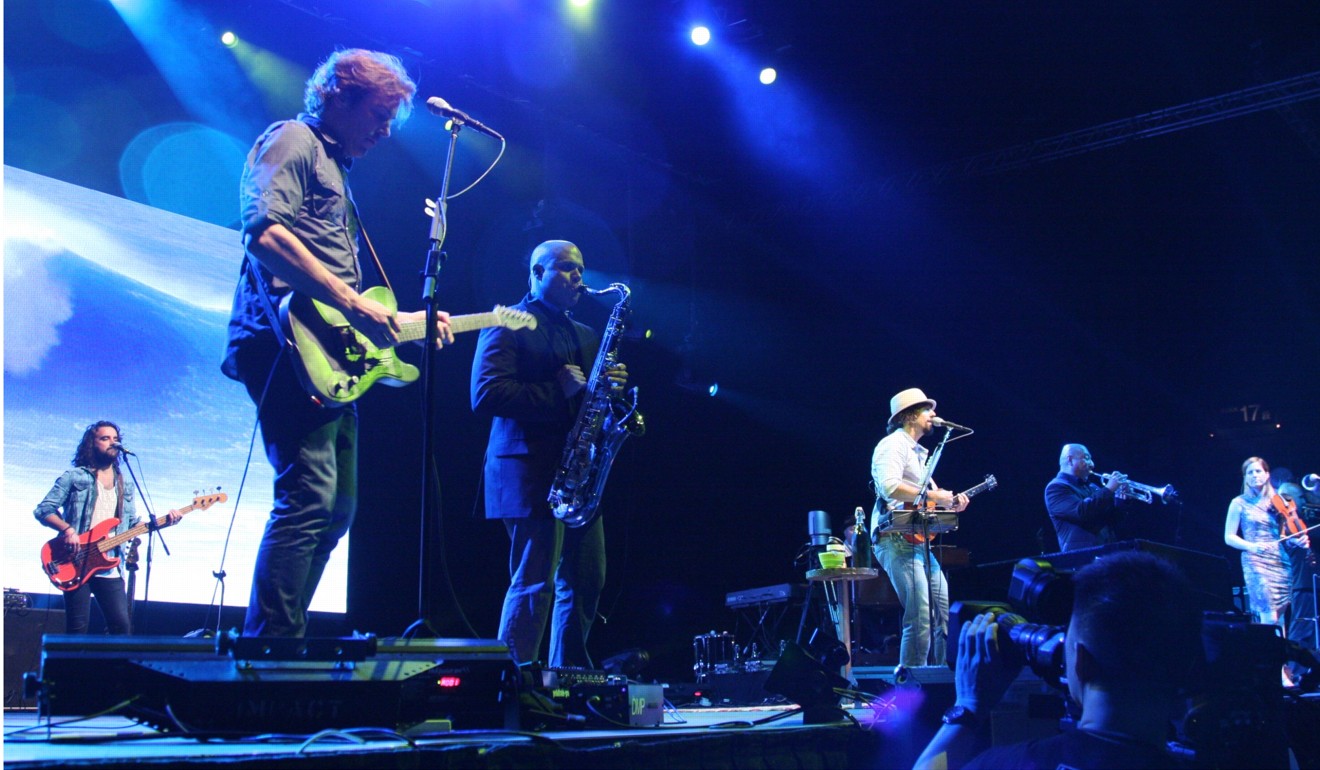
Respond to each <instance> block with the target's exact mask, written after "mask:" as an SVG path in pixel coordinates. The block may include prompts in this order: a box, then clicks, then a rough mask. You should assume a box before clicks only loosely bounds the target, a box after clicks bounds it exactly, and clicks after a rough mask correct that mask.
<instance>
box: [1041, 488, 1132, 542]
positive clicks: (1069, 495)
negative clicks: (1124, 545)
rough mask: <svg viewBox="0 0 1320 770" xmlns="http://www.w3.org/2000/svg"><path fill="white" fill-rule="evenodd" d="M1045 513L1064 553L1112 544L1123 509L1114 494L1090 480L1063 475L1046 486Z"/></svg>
mask: <svg viewBox="0 0 1320 770" xmlns="http://www.w3.org/2000/svg"><path fill="white" fill-rule="evenodd" d="M1045 510H1046V511H1048V512H1049V514H1050V521H1051V522H1053V523H1054V532H1055V534H1057V535H1058V536H1059V550H1060V551H1075V550H1077V549H1079V548H1090V547H1092V546H1097V545H1104V544H1106V543H1112V542H1114V541H1115V540H1116V539H1117V538H1116V537H1115V535H1114V524H1115V523H1117V521H1118V517H1119V509H1118V507H1117V505H1116V503H1115V500H1114V493H1113V492H1111V491H1110V490H1109V489H1108V488H1106V487H1104V486H1102V485H1100V484H1097V483H1095V482H1093V481H1091V480H1090V478H1088V479H1086V480H1085V481H1083V480H1082V479H1079V478H1077V477H1076V476H1074V475H1072V474H1071V473H1066V472H1064V471H1060V472H1059V475H1057V476H1055V477H1054V479H1053V480H1052V481H1050V483H1049V484H1047V485H1045Z"/></svg>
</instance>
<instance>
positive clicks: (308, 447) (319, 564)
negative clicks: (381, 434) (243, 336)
mask: <svg viewBox="0 0 1320 770" xmlns="http://www.w3.org/2000/svg"><path fill="white" fill-rule="evenodd" d="M241 366H242V368H241V369H240V371H242V372H243V373H244V383H245V385H246V386H247V389H248V394H249V395H250V396H251V397H252V400H253V403H258V401H259V399H260V397H261V389H262V387H263V386H264V385H265V379H266V374H267V372H269V366H268V365H267V366H266V367H265V368H262V366H261V365H260V363H254V362H247V361H244V362H243V363H242V364H241ZM260 421H261V437H262V440H263V441H264V443H265V445H266V459H268V460H269V461H270V464H271V466H272V467H273V468H274V469H275V501H274V509H273V510H272V511H271V512H270V519H269V520H267V522H266V531H265V533H264V534H263V535H262V538H261V545H260V547H259V548H258V549H257V563H256V568H255V570H254V571H253V575H252V595H251V599H250V600H249V601H248V609H247V617H246V619H245V620H244V623H243V634H244V636H293V637H297V636H303V635H304V634H305V633H306V631H307V607H308V606H309V605H310V604H311V603H312V596H313V595H315V593H316V586H317V584H319V583H320V582H321V575H322V573H324V572H325V565H326V563H327V562H329V561H330V553H331V552H332V551H333V550H334V549H335V545H336V544H338V543H339V540H340V538H342V537H343V536H344V535H345V534H346V533H347V532H348V529H349V527H350V526H351V525H352V524H353V516H354V513H355V512H356V511H357V410H356V408H354V407H353V406H349V407H346V408H321V407H318V406H316V405H315V404H313V403H312V402H311V400H310V399H309V398H308V396H307V393H306V391H304V390H303V388H302V386H301V385H300V384H299V383H298V381H297V377H296V375H295V374H294V372H293V369H292V365H291V364H290V363H289V361H288V360H286V359H285V358H283V357H282V358H281V359H280V360H279V362H278V363H277V364H276V368H275V374H274V376H273V378H272V381H271V384H270V390H269V392H268V393H267V394H266V400H265V404H264V405H263V406H262V407H261V411H260Z"/></svg>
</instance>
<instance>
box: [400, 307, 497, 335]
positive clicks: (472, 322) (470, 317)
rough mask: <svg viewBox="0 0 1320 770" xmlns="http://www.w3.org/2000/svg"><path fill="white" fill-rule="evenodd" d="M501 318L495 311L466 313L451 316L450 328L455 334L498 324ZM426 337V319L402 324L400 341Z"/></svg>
mask: <svg viewBox="0 0 1320 770" xmlns="http://www.w3.org/2000/svg"><path fill="white" fill-rule="evenodd" d="M499 324H500V318H499V316H498V315H496V314H495V313H493V312H485V313H467V314H464V315H451V316H449V328H450V329H451V330H452V331H453V332H454V333H455V334H462V333H463V332H470V331H475V330H477V329H484V328H486V327H487V326H498V325H499ZM425 338H426V320H425V319H423V320H421V321H409V322H408V323H405V324H402V325H401V326H400V331H399V342H412V341H413V340H420V339H425Z"/></svg>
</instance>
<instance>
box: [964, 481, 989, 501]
mask: <svg viewBox="0 0 1320 770" xmlns="http://www.w3.org/2000/svg"><path fill="white" fill-rule="evenodd" d="M995 484H996V482H995V481H994V480H992V479H986V480H985V481H982V482H981V483H980V484H977V485H976V486H974V487H972V488H971V489H968V490H967V491H965V492H963V494H964V495H966V496H967V497H968V498H969V499H970V498H973V497H976V496H977V495H979V494H981V493H982V492H985V491H988V490H991V489H994V488H995Z"/></svg>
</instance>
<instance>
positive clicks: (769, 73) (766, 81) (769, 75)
mask: <svg viewBox="0 0 1320 770" xmlns="http://www.w3.org/2000/svg"><path fill="white" fill-rule="evenodd" d="M777 77H779V73H778V72H775V68H774V67H766V68H765V69H763V70H761V83H762V84H763V85H767V86H768V85H770V84H771V83H773V82H775V78H777Z"/></svg>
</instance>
